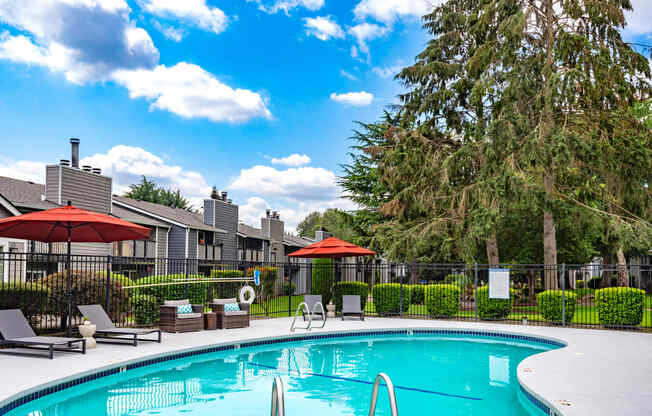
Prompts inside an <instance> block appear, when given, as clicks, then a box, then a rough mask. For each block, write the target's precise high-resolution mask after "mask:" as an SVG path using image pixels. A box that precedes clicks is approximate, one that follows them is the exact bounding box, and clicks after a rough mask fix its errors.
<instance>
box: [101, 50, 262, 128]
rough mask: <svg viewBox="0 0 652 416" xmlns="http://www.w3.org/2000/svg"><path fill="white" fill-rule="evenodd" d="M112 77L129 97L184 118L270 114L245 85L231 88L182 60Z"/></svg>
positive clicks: (238, 118) (229, 118) (232, 118)
mask: <svg viewBox="0 0 652 416" xmlns="http://www.w3.org/2000/svg"><path fill="white" fill-rule="evenodd" d="M113 78H114V80H115V81H116V82H117V83H119V84H120V85H123V86H125V87H126V88H127V89H128V90H129V96H130V97H131V98H139V97H143V98H145V99H147V100H150V101H152V104H151V108H153V109H160V110H167V111H170V112H172V113H174V114H177V115H179V116H181V117H185V118H207V119H209V120H212V121H226V122H230V123H238V122H244V121H247V120H249V119H251V118H255V117H263V118H271V117H272V114H271V113H270V111H269V110H268V109H267V107H266V105H265V102H264V100H263V97H262V96H261V95H260V94H259V93H256V92H253V91H250V90H246V89H240V88H237V89H233V88H231V87H229V86H228V85H226V84H223V83H222V82H220V81H219V80H217V78H215V77H214V76H213V75H212V74H210V73H209V72H206V71H205V70H203V69H202V68H201V67H199V66H197V65H193V64H188V63H185V62H181V63H178V64H176V65H174V66H172V67H168V66H165V65H159V66H157V67H156V68H154V69H153V70H135V71H117V72H115V73H114V74H113Z"/></svg>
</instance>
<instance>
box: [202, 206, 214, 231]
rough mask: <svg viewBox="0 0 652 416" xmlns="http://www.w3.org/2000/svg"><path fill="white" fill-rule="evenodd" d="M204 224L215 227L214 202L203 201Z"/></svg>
mask: <svg viewBox="0 0 652 416" xmlns="http://www.w3.org/2000/svg"><path fill="white" fill-rule="evenodd" d="M204 224H207V225H212V226H213V227H215V200H214V199H204Z"/></svg>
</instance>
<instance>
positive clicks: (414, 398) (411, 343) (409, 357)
mask: <svg viewBox="0 0 652 416" xmlns="http://www.w3.org/2000/svg"><path fill="white" fill-rule="evenodd" d="M552 348H555V347H551V346H548V345H543V344H536V343H525V342H509V341H507V340H505V339H498V338H497V339H494V338H474V337H462V336H452V335H451V336H441V335H438V336H431V335H414V336H405V335H400V336H375V337H370V338H359V337H352V338H339V339H330V340H315V341H307V342H295V343H281V344H272V345H265V346H258V347H251V348H243V349H240V350H232V351H225V352H219V353H209V354H202V355H196V356H193V357H190V358H183V359H178V360H172V361H167V362H164V363H160V364H156V365H152V366H147V367H141V368H139V369H135V370H130V371H126V372H123V373H119V374H114V375H111V376H108V377H104V378H101V379H97V380H95V381H91V382H88V383H84V384H80V385H78V386H75V387H71V388H69V389H66V390H62V391H60V392H58V393H54V394H50V395H48V396H45V397H42V398H40V399H38V400H35V401H32V402H29V403H27V404H25V405H23V406H20V407H18V408H16V409H14V410H12V411H11V412H10V413H9V415H10V416H19V415H20V416H25V415H29V416H91V415H92V416H100V415H111V416H118V415H161V416H168V415H192V416H217V415H228V416H240V415H242V416H244V415H247V416H249V415H265V414H269V407H270V397H271V386H272V380H273V378H274V377H275V376H280V377H281V378H282V379H283V382H284V384H285V389H286V395H285V396H286V397H285V406H286V414H287V415H288V416H327V415H328V416H334V415H358V416H362V415H366V414H367V413H368V411H369V400H370V396H371V389H372V385H371V383H372V382H373V380H374V377H375V376H376V374H377V373H379V372H381V371H382V372H385V373H387V374H389V376H390V377H391V378H392V381H393V382H394V385H395V386H396V396H397V402H398V408H399V413H400V414H401V415H403V416H406V415H446V416H451V415H492V416H498V415H532V414H535V413H534V412H533V411H532V410H531V409H529V408H528V406H527V404H526V405H524V404H522V403H523V401H522V400H521V398H520V397H519V396H520V393H519V386H518V381H517V379H516V367H517V365H518V363H519V362H520V361H521V360H523V359H524V358H525V357H527V356H529V355H532V354H536V353H539V352H543V351H547V350H549V349H552ZM379 396H380V399H379V404H378V408H377V411H376V414H378V415H387V414H389V412H388V405H387V402H388V400H387V391H386V389H385V388H381V390H380V395H379Z"/></svg>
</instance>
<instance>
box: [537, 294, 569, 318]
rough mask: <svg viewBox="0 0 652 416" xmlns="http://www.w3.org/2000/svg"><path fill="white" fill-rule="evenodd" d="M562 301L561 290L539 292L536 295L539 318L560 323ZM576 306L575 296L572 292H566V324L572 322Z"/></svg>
mask: <svg viewBox="0 0 652 416" xmlns="http://www.w3.org/2000/svg"><path fill="white" fill-rule="evenodd" d="M563 301H564V293H563V291H561V290H546V291H545V292H541V293H539V294H538V295H537V304H538V305H539V313H541V316H543V318H544V319H545V320H546V321H550V322H556V323H562V321H563V310H562V308H563ZM576 305H577V295H576V294H575V293H573V292H569V291H566V322H570V321H572V320H573V316H574V315H575V306H576Z"/></svg>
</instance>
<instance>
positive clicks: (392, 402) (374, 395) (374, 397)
mask: <svg viewBox="0 0 652 416" xmlns="http://www.w3.org/2000/svg"><path fill="white" fill-rule="evenodd" d="M383 380H384V381H385V384H386V385H387V393H388V394H389V408H390V410H391V411H392V416H398V407H396V394H395V393H394V384H393V383H392V380H391V379H390V378H389V376H388V375H387V374H385V373H378V375H377V376H376V381H375V382H374V389H373V390H372V392H371V405H370V406H369V416H374V415H375V414H376V402H377V401H378V387H380V382H381V381H383ZM272 416H274V415H272Z"/></svg>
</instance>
